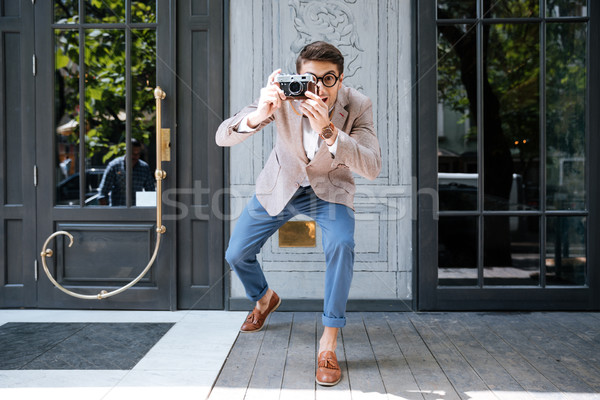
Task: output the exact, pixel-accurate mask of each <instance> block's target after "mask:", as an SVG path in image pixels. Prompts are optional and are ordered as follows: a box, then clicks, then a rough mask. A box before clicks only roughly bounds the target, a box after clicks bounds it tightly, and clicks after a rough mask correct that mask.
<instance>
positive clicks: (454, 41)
mask: <svg viewBox="0 0 600 400" xmlns="http://www.w3.org/2000/svg"><path fill="white" fill-rule="evenodd" d="M484 3H485V4H484V9H486V10H489V9H490V5H491V2H490V1H484ZM472 12H473V14H474V13H475V10H473V11H472ZM438 17H439V18H444V10H443V9H438ZM463 26H464V25H463ZM438 29H439V32H440V34H441V35H442V36H443V37H444V39H445V40H446V41H447V42H449V43H450V44H451V45H452V46H454V47H453V52H454V53H455V54H456V56H457V57H456V61H457V65H455V66H454V68H456V70H457V71H459V73H460V74H459V76H460V81H461V83H462V85H458V86H463V87H464V92H465V93H466V95H467V98H468V107H469V114H470V115H471V116H476V115H477V104H478V102H479V100H478V97H477V64H476V60H477V57H478V54H477V45H476V35H474V34H465V31H464V29H461V27H459V26H454V25H439V26H438ZM537 29H538V25H537V24H521V25H519V26H518V27H517V26H516V24H515V25H492V26H490V25H488V24H485V25H483V54H482V55H481V57H482V69H483V71H482V72H483V81H482V83H483V87H482V92H483V99H482V100H483V117H484V119H483V135H484V137H483V144H484V146H483V157H484V166H483V181H484V187H483V189H484V199H485V201H484V203H485V208H487V209H508V199H509V194H510V190H511V185H512V174H513V171H514V165H513V157H512V155H511V143H513V142H514V141H513V138H514V137H526V138H531V139H532V140H531V142H532V143H531V144H530V145H531V148H532V149H537V148H538V147H537V144H536V143H538V140H537V139H538V134H537V132H538V131H539V123H538V121H539V119H538V118H539V111H538V104H539V98H538V91H537V89H538V87H539V83H538V76H539V44H538V40H539V35H537V34H536V33H535V32H537ZM448 72H449V71H448V70H444V69H440V70H438V75H439V78H438V85H439V84H440V83H441V84H442V85H443V84H444V82H453V81H454V82H453V83H454V84H456V83H457V82H456V79H455V78H454V79H453V78H452V77H448V76H444V75H447V74H448ZM440 92H441V93H446V94H447V97H446V98H444V101H445V102H446V103H448V105H450V107H452V108H454V109H455V110H461V111H462V110H464V109H465V107H466V106H467V104H465V101H464V99H460V96H457V94H459V93H460V92H459V91H457V89H444V88H443V87H442V88H441V89H440ZM452 103H454V104H452ZM463 112H464V111H463ZM534 154H537V153H535V150H534V151H533V152H532V153H531V155H527V153H526V152H525V151H524V152H523V153H522V154H519V156H520V157H524V158H525V159H526V160H527V159H529V160H532V159H533V158H534ZM519 164H521V163H519ZM521 165H525V167H524V168H529V166H527V165H528V163H527V162H524V163H523V164H521ZM495 220H496V221H497V222H494V225H495V226H493V227H492V226H486V230H485V233H484V241H485V242H486V249H487V251H486V254H485V255H484V264H485V265H486V266H491V265H503V266H508V265H511V264H512V261H511V256H510V253H511V252H510V232H509V224H508V219H507V218H498V219H495Z"/></svg>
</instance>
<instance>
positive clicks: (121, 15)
mask: <svg viewBox="0 0 600 400" xmlns="http://www.w3.org/2000/svg"><path fill="white" fill-rule="evenodd" d="M125 3H126V2H125V1H123V0H86V1H85V22H87V23H104V24H110V23H124V22H125Z"/></svg>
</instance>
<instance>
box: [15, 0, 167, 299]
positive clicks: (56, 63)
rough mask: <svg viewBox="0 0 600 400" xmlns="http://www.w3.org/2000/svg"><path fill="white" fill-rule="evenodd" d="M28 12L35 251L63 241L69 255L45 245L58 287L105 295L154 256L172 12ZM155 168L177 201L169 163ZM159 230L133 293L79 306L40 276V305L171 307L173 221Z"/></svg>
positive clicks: (77, 4) (128, 6)
mask: <svg viewBox="0 0 600 400" xmlns="http://www.w3.org/2000/svg"><path fill="white" fill-rule="evenodd" d="M22 3H23V4H25V3H30V2H26V1H23V2H22ZM34 7H35V26H36V28H35V29H36V30H35V48H36V55H37V75H36V77H35V82H36V105H35V109H36V113H35V121H36V146H35V147H34V146H31V147H30V148H31V151H32V152H33V151H34V150H33V149H34V148H35V156H36V164H37V170H38V182H39V183H38V186H37V189H36V193H37V197H36V198H37V246H36V248H37V249H40V248H41V245H42V243H43V242H44V241H45V239H46V238H47V237H48V235H50V234H51V233H52V232H55V231H59V230H65V231H68V232H70V233H71V234H72V235H73V236H74V239H75V242H74V244H73V246H72V247H70V248H69V247H68V242H67V240H66V238H65V237H64V236H60V237H58V238H57V239H55V240H53V241H52V243H50V246H49V247H50V248H52V249H53V250H54V256H53V257H51V258H48V264H49V268H50V271H51V272H52V274H53V276H54V277H55V278H56V279H57V280H58V282H60V283H61V284H62V285H63V286H65V287H66V288H68V289H70V290H72V291H75V292H80V293H83V294H97V293H99V292H100V291H101V290H108V291H110V290H113V289H115V288H117V287H120V286H123V285H125V284H126V283H128V282H129V281H130V280H131V279H133V278H134V277H136V276H137V275H138V274H139V272H140V271H141V270H142V269H143V268H144V267H145V266H146V264H147V262H148V260H149V259H150V256H151V254H152V252H153V250H154V244H155V240H156V239H155V238H156V233H155V229H156V226H155V214H156V211H155V210H156V207H155V204H152V199H153V198H154V196H153V194H152V193H147V192H152V190H153V185H150V186H149V184H147V177H148V174H150V176H151V179H152V180H153V176H154V170H155V168H156V165H155V161H154V159H155V158H154V156H155V151H156V149H155V145H154V143H155V124H156V112H155V99H154V97H153V90H154V87H155V86H157V85H158V86H161V87H162V89H163V90H164V91H165V92H166V94H167V97H166V99H165V100H163V106H162V127H163V128H170V129H171V130H172V131H173V128H174V117H173V116H174V110H175V101H174V100H175V92H174V89H175V88H174V81H175V78H174V73H173V71H174V70H175V69H174V63H173V59H174V58H173V54H174V53H173V45H172V44H173V43H174V35H173V32H172V31H171V29H172V27H173V26H174V21H172V20H171V18H172V13H171V12H170V11H171V10H172V9H174V4H173V3H172V2H170V1H156V2H151V1H150V2H137V1H103V2H101V4H99V3H97V2H91V1H76V0H72V1H69V0H61V1H58V0H56V1H53V2H52V1H43V2H41V1H40V2H36V4H35V6H34ZM132 139H136V140H137V141H138V142H139V143H141V145H142V146H141V148H138V147H137V146H136V145H135V144H134V143H133V142H132ZM140 152H141V154H140ZM138 155H139V156H140V161H137V162H136V159H137V156H138ZM119 157H124V158H122V159H120V158H119ZM132 157H133V159H132ZM172 157H173V158H176V157H177V154H176V153H174V154H172ZM119 160H120V161H119ZM162 167H163V169H164V170H165V171H166V173H167V178H166V179H165V180H164V181H163V190H172V189H173V188H174V187H175V182H176V179H177V177H176V173H175V168H174V166H173V163H172V162H171V163H169V162H166V163H163V166H162ZM101 182H104V183H103V184H102V183H101ZM100 187H103V188H105V189H106V193H107V194H108V195H107V197H103V194H104V193H105V192H104V191H103V192H101V193H99V188H100ZM144 197H146V198H147V199H144ZM163 212H164V213H165V214H167V213H169V212H170V208H169V207H167V206H164V207H163ZM164 225H165V226H166V228H167V231H166V234H165V235H164V236H163V238H162V240H161V247H160V251H159V253H158V258H157V260H156V262H155V263H154V265H153V267H152V268H151V270H150V271H149V273H148V274H147V275H146V276H145V277H144V278H143V279H142V280H141V281H140V283H138V284H137V285H136V286H134V287H133V288H131V289H129V290H127V291H125V292H124V293H122V294H119V295H117V296H115V297H111V298H109V299H105V300H92V301H90V300H80V299H76V298H73V297H70V296H67V295H65V294H64V293H62V292H61V291H59V290H57V289H56V288H55V287H54V286H53V285H52V284H51V283H50V281H49V280H48V279H47V277H46V276H45V275H44V272H43V271H42V269H41V266H40V267H39V280H38V290H37V295H38V301H37V306H38V307H40V308H59V307H65V308H67V307H68V308H100V309H123V308H127V309H170V308H171V309H172V308H175V304H174V293H175V287H174V285H175V280H174V277H175V273H176V271H175V262H174V257H175V254H174V251H173V248H174V243H175V239H176V228H175V221H173V220H171V221H165V222H164ZM31 240H32V241H33V236H32V237H31ZM37 252H38V253H39V250H37ZM28 254H31V253H28Z"/></svg>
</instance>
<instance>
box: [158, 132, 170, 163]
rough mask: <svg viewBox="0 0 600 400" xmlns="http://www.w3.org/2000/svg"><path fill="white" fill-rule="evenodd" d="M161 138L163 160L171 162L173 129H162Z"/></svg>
mask: <svg viewBox="0 0 600 400" xmlns="http://www.w3.org/2000/svg"><path fill="white" fill-rule="evenodd" d="M160 137H161V138H162V148H161V151H162V160H163V161H171V129H168V128H162V129H161V130H160Z"/></svg>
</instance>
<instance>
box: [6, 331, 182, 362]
mask: <svg viewBox="0 0 600 400" xmlns="http://www.w3.org/2000/svg"><path fill="white" fill-rule="evenodd" d="M173 325H174V324H168V323H73V324H72V323H7V324H4V325H2V326H0V370H15V369H29V370H41V369H60V370H69V369H81V370H94V369H107V370H129V369H132V368H133V367H134V366H135V365H136V364H137V363H138V362H139V361H140V360H141V359H142V358H143V357H144V356H145V355H146V353H147V352H148V351H149V350H150V349H151V348H152V347H153V346H154V345H155V344H156V343H157V342H158V341H159V340H160V338H162V337H163V336H164V334H165V333H167V332H168V331H169V329H171V327H172V326H173Z"/></svg>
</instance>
